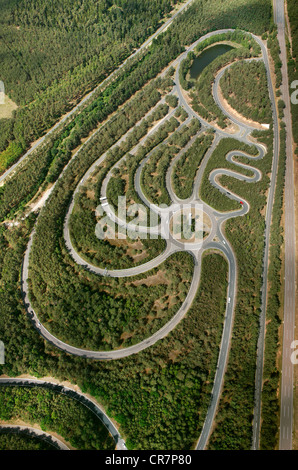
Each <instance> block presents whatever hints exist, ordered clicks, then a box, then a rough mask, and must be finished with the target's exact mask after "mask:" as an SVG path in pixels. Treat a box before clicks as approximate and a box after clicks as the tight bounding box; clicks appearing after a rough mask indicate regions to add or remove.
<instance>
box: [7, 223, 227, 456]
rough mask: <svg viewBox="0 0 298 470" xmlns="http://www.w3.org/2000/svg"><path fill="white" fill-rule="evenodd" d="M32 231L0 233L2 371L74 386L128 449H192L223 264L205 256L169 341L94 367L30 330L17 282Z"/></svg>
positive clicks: (221, 301) (222, 288) (204, 396)
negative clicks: (96, 405)
mask: <svg viewBox="0 0 298 470" xmlns="http://www.w3.org/2000/svg"><path fill="white" fill-rule="evenodd" d="M28 222H29V221H27V223H28ZM29 230H30V227H28V228H27V229H26V228H22V227H18V228H16V229H13V230H11V231H8V230H6V231H5V233H3V231H2V232H1V234H0V243H1V250H0V259H1V266H2V270H1V273H0V276H1V280H0V282H1V287H3V289H1V290H0V300H1V302H0V309H1V315H0V331H1V338H2V340H3V341H4V343H5V347H6V364H5V365H4V366H0V373H5V374H9V375H12V376H16V375H19V374H22V373H25V372H26V373H31V374H33V375H38V376H47V375H55V377H57V378H59V379H60V380H64V379H68V380H71V381H73V382H74V383H76V384H78V385H79V386H80V387H81V389H82V390H83V391H85V392H89V393H91V394H92V395H93V396H94V397H96V398H97V399H98V400H99V401H100V403H102V404H103V405H104V406H105V407H106V408H107V410H108V413H109V415H110V416H113V417H114V418H115V419H116V421H117V422H118V423H119V424H121V434H122V435H124V436H125V437H126V438H127V440H126V443H127V445H128V447H129V448H133V449H136V448H138V449H157V448H158V449H169V450H171V449H189V448H191V447H192V445H193V443H194V441H195V440H197V438H198V435H199V433H200V430H201V426H202V423H203V421H204V417H205V413H206V409H207V407H208V404H209V400H210V392H211V387H212V385H211V384H212V380H213V376H214V371H215V366H216V363H217V356H218V347H219V343H220V338H221V329H222V323H223V318H224V311H225V300H226V292H227V270H228V267H227V263H226V261H225V260H224V259H223V258H222V257H221V256H219V255H217V254H212V255H210V256H209V255H208V256H206V257H204V259H203V267H202V278H201V279H202V281H201V285H200V288H199V291H198V295H197V297H196V301H195V303H194V304H193V307H192V309H191V311H190V312H189V313H188V315H187V316H186V317H185V318H184V319H183V320H182V322H181V323H180V324H179V325H178V326H177V328H175V330H174V331H173V332H171V333H170V334H169V335H168V336H167V337H166V338H164V339H163V340H162V341H159V342H158V343H157V344H156V345H155V346H153V347H151V348H149V349H147V350H145V351H142V352H141V353H139V354H137V355H134V356H131V357H128V358H126V359H124V360H119V361H111V362H97V361H92V360H88V359H80V358H76V357H72V356H69V355H67V354H65V353H63V352H62V351H59V350H58V349H56V348H54V347H52V346H51V345H50V344H49V343H48V342H44V341H43V340H42V338H41V337H40V335H39V334H38V333H37V332H36V331H35V330H34V328H32V326H31V324H30V321H29V320H28V318H27V315H26V314H25V312H24V309H23V305H22V302H21V293H20V290H19V282H18V280H19V266H20V263H21V258H22V250H23V249H24V245H25V244H26V240H27V237H28V233H29ZM7 239H9V242H8V240H7ZM16 286H18V288H16ZM4 306H5V307H4ZM198 339H199V341H198ZM16 358H17V360H16ZM198 410H199V411H198ZM198 412H199V419H198ZM186 416H187V419H185V417H186Z"/></svg>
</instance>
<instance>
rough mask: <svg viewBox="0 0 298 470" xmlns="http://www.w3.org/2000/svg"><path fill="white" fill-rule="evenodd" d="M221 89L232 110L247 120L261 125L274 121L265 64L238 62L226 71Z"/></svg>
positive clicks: (221, 81)
mask: <svg viewBox="0 0 298 470" xmlns="http://www.w3.org/2000/svg"><path fill="white" fill-rule="evenodd" d="M220 87H221V90H222V93H223V96H224V98H225V99H226V100H227V101H228V103H229V104H230V105H231V106H232V108H234V109H235V110H236V111H238V112H239V113H240V114H242V116H244V117H245V118H247V119H251V120H253V121H256V122H260V123H261V124H263V123H270V122H271V121H272V109H271V102H270V98H269V93H268V81H267V74H266V68H265V65H264V64H263V62H249V63H248V62H245V61H239V62H237V63H236V64H234V65H232V67H229V68H228V69H227V70H226V72H225V73H224V75H223V77H222V79H221V80H220ZM243 90H245V93H243Z"/></svg>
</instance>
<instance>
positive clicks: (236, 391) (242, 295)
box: [204, 131, 273, 450]
mask: <svg viewBox="0 0 298 470" xmlns="http://www.w3.org/2000/svg"><path fill="white" fill-rule="evenodd" d="M254 136H255V137H257V139H258V140H259V141H260V142H262V143H263V144H265V145H266V146H267V149H268V153H267V155H266V156H265V157H264V158H263V159H262V160H258V161H253V162H251V165H253V166H254V167H256V168H258V169H259V170H261V171H262V179H261V180H260V181H259V182H258V183H252V184H249V183H244V182H241V181H238V180H236V179H234V178H231V177H224V178H222V179H224V181H225V184H226V186H227V187H228V188H229V189H230V190H231V191H233V192H235V193H236V194H238V195H239V196H240V197H243V198H244V199H246V200H247V201H248V202H249V204H250V211H249V213H248V214H247V215H245V216H243V217H237V218H235V219H230V220H228V221H227V223H226V226H225V232H226V235H227V237H228V239H229V241H230V242H231V244H232V246H233V249H234V251H235V254H236V259H237V265H238V281H237V282H238V290H237V305H236V309H235V321H234V327H233V336H232V343H231V350H230V356H229V362H228V368H227V372H226V375H225V382H224V389H223V394H222V398H221V401H220V404H219V411H218V414H217V417H216V426H215V429H214V431H213V434H212V436H211V440H210V444H209V449H231V450H236V449H250V448H251V440H252V416H253V408H254V393H255V369H256V352H257V341H258V336H259V315H260V302H261V285H262V260H263V255H264V233H265V220H264V207H265V205H266V191H267V189H268V185H269V182H270V178H269V174H270V172H271V165H272V155H273V150H272V149H273V144H272V141H273V139H272V137H273V136H272V131H266V132H256V131H255V132H254ZM204 199H205V198H204ZM227 201H228V199H227ZM206 202H209V203H210V201H209V200H208V199H207V198H206ZM216 207H217V205H216ZM217 208H218V209H220V207H217ZM239 416H241V419H239Z"/></svg>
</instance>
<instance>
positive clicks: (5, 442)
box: [0, 429, 57, 450]
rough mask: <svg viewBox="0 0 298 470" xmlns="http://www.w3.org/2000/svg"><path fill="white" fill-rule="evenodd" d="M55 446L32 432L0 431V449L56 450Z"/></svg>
mask: <svg viewBox="0 0 298 470" xmlns="http://www.w3.org/2000/svg"><path fill="white" fill-rule="evenodd" d="M56 449H57V447H56V446H54V445H53V444H50V443H49V442H47V441H45V440H41V439H38V438H37V437H36V436H35V435H34V434H32V433H31V435H30V433H24V432H22V431H20V430H16V431H15V430H14V432H11V431H6V430H5V429H4V430H1V431H0V450H56Z"/></svg>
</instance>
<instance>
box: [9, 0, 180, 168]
mask: <svg viewBox="0 0 298 470" xmlns="http://www.w3.org/2000/svg"><path fill="white" fill-rule="evenodd" d="M177 3H179V0H145V1H144V0H142V1H139V0H130V1H129V2H127V1H124V0H116V1H111V0H104V1H101V0H97V1H93V0H87V1H84V2H82V1H81V0H74V1H71V0H63V2H60V1H59V0H54V1H53V2H51V4H48V3H47V2H45V1H44V0H34V1H32V2H30V3H29V4H28V2H27V1H25V0H21V1H16V0H13V1H7V0H1V2H0V9H1V22H0V24H1V35H0V45H1V51H2V56H1V76H0V79H1V80H2V81H3V82H4V83H5V87H6V92H7V93H8V95H9V96H10V97H11V98H12V100H13V101H15V102H16V103H17V104H18V105H19V108H18V109H17V110H16V112H15V116H14V119H13V120H7V121H6V122H5V128H4V130H3V133H1V137H0V151H3V150H4V149H5V148H6V147H7V145H9V143H11V144H10V146H9V151H10V153H11V154H13V156H12V157H11V159H13V158H14V159H15V158H17V157H18V156H19V155H20V154H21V153H22V151H23V150H24V149H25V148H26V147H27V146H28V144H29V143H30V142H32V141H34V140H35V139H36V138H37V137H39V136H40V135H42V133H44V132H45V131H46V129H48V128H49V127H51V126H52V125H53V124H54V123H55V122H56V121H57V119H58V118H59V117H60V116H61V115H63V114H64V113H65V112H66V111H69V110H70V109H71V108H73V107H74V105H75V104H76V103H77V102H78V101H79V100H80V99H81V98H82V96H83V95H85V94H86V93H87V92H89V91H90V90H91V89H92V88H94V87H95V86H96V85H97V84H98V83H100V82H101V81H102V80H103V79H104V78H105V77H106V76H107V75H108V74H109V73H111V72H112V71H113V70H114V69H115V68H117V66H119V65H120V63H121V62H123V60H124V59H125V58H127V57H128V56H129V55H130V54H131V53H132V52H133V50H134V49H135V48H136V47H137V46H138V45H140V44H141V43H142V42H144V40H145V39H146V38H147V37H148V36H150V35H151V34H152V33H153V32H154V31H155V30H156V29H157V28H158V26H159V24H160V20H161V19H162V18H163V17H164V16H166V15H167V14H168V13H169V12H170V11H171V10H172V7H173V5H174V4H177ZM16 148H17V149H18V150H16ZM1 157H2V156H1V154H0V162H1V163H3V161H2V158H1ZM6 162H7V160H6ZM0 171H1V169H0Z"/></svg>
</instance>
